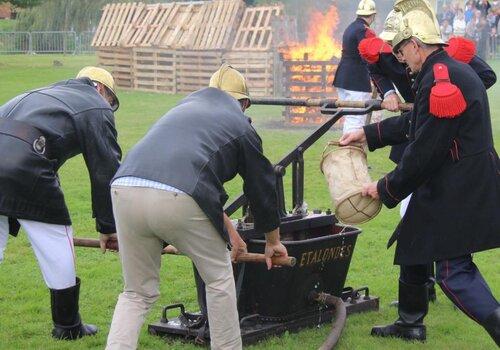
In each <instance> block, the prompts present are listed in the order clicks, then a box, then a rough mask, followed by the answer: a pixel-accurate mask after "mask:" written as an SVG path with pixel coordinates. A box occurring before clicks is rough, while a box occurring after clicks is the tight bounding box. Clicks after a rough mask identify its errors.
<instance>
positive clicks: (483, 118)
mask: <svg viewBox="0 0 500 350" xmlns="http://www.w3.org/2000/svg"><path fill="white" fill-rule="evenodd" d="M395 7H396V9H398V8H399V10H401V11H402V12H403V19H404V21H403V25H402V26H401V27H400V29H399V31H398V34H397V35H396V36H395V38H394V40H393V41H392V44H393V50H394V52H395V53H397V54H398V56H399V58H400V59H401V60H402V61H403V62H404V63H406V64H407V65H408V66H409V68H410V69H411V71H412V72H413V74H415V75H416V77H415V82H414V84H413V91H414V92H415V104H414V109H413V111H412V113H411V114H409V115H408V114H406V115H402V116H399V117H393V118H389V119H386V120H384V121H383V122H380V123H377V124H373V125H369V126H366V127H365V128H364V129H363V130H360V131H355V132H353V133H350V134H348V135H344V136H343V137H342V139H341V144H349V143H350V142H353V141H364V140H366V141H367V142H368V147H369V148H370V150H374V149H376V148H380V147H383V146H386V145H394V144H398V143H401V142H402V141H404V140H405V139H406V138H407V136H406V135H408V138H409V145H408V147H406V149H405V151H404V153H403V156H402V159H401V161H400V162H399V164H398V166H397V167H396V168H395V169H394V170H393V171H392V172H390V173H389V174H387V175H386V176H385V177H384V178H382V179H381V180H379V181H378V182H375V183H372V184H367V185H366V186H365V190H364V193H365V194H367V195H370V196H372V197H373V198H380V199H381V200H382V202H383V203H384V204H385V205H386V206H387V207H389V208H393V207H395V206H396V205H397V204H398V203H399V202H400V201H401V200H402V199H403V198H405V197H407V196H408V195H409V194H410V193H413V195H412V198H411V200H410V202H409V204H408V208H407V211H406V213H405V215H404V217H403V218H402V220H401V222H400V223H399V225H398V227H397V228H396V230H395V232H394V234H393V236H392V237H391V239H390V240H389V246H390V245H392V243H394V242H395V241H397V247H396V255H395V263H396V264H398V265H405V266H413V267H417V266H419V265H424V264H429V263H431V262H433V261H436V270H437V271H436V277H437V283H438V284H439V285H440V287H441V288H442V290H443V292H444V293H445V294H446V295H447V296H448V298H449V299H450V300H451V301H452V302H453V303H454V304H455V305H456V306H457V307H458V308H459V309H460V310H462V311H463V312H464V313H465V314H466V315H467V316H469V317H470V318H471V319H472V320H474V321H475V322H477V323H479V324H480V325H482V326H483V327H484V328H485V329H486V330H487V331H488V333H489V334H490V335H491V337H492V338H493V339H494V341H495V342H496V343H497V345H498V344H500V304H499V303H498V301H497V299H496V298H495V297H494V296H493V295H492V293H491V290H490V289H489V287H488V285H487V283H486V281H485V280H484V279H483V277H482V275H481V273H480V272H479V270H478V268H477V267H476V265H475V264H474V263H473V261H472V256H471V254H472V253H475V252H479V251H483V250H488V249H494V248H498V247H499V246H500V231H499V230H500V215H499V214H500V160H499V158H498V155H497V153H496V150H495V148H494V146H493V137H492V131H491V120H490V114H489V105H488V97H487V95H486V90H485V87H484V84H483V82H482V81H481V80H480V79H479V77H478V75H477V74H476V73H475V72H474V70H473V69H472V68H471V67H470V66H468V65H466V64H463V63H461V62H458V61H457V60H454V59H452V58H451V57H450V56H449V55H448V53H447V52H446V51H444V50H443V49H442V46H443V45H444V42H443V41H442V39H441V37H440V35H439V30H438V29H437V28H438V27H437V26H436V25H435V22H436V20H435V16H434V14H433V12H432V11H430V8H429V7H428V4H427V2H425V1H420V2H416V1H414V0H412V1H411V6H410V2H409V1H408V0H402V1H398V2H397V3H396V5H395ZM479 178H480V179H481V186H478V185H477V179H479ZM425 282H426V280H425V279H424V280H421V281H414V282H413V284H412V285H411V290H412V292H411V293H406V294H405V293H403V294H402V293H401V288H400V299H401V298H402V297H404V298H407V299H408V300H406V302H405V303H404V305H406V306H405V308H404V310H400V312H399V318H398V320H397V321H396V322H395V323H394V324H391V325H388V326H384V327H376V329H374V331H373V334H374V335H378V336H384V337H386V336H396V337H402V338H406V339H418V340H425V338H426V334H425V326H424V325H423V319H424V317H425V315H426V314H427V297H426V293H427V287H426V283H425ZM400 287H401V286H400ZM400 302H401V300H400Z"/></svg>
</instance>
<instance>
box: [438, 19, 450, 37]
mask: <svg viewBox="0 0 500 350" xmlns="http://www.w3.org/2000/svg"><path fill="white" fill-rule="evenodd" d="M452 34H453V27H452V26H451V25H450V23H449V22H448V20H447V19H445V20H444V21H443V24H441V37H442V38H443V40H444V41H448V39H450V36H451V35H452Z"/></svg>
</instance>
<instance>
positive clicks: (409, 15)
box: [392, 0, 445, 50]
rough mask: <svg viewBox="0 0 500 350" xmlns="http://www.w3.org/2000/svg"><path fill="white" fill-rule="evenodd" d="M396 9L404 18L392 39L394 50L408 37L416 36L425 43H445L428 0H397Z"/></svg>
mask: <svg viewBox="0 0 500 350" xmlns="http://www.w3.org/2000/svg"><path fill="white" fill-rule="evenodd" d="M394 10H395V11H399V12H401V14H402V16H403V20H402V22H401V26H400V27H399V30H398V33H397V34H396V35H395V36H394V38H393V39H392V48H393V50H396V49H397V46H398V45H399V44H401V42H403V41H404V40H406V39H409V38H411V37H416V38H418V39H419V40H421V41H422V42H423V43H424V44H430V45H433V44H434V45H437V44H443V45H444V44H445V42H444V41H443V39H442V38H441V30H440V29H439V23H438V20H437V18H436V14H435V13H434V10H433V9H432V7H431V6H430V4H429V3H428V2H427V1H426V0H397V1H396V3H395V4H394Z"/></svg>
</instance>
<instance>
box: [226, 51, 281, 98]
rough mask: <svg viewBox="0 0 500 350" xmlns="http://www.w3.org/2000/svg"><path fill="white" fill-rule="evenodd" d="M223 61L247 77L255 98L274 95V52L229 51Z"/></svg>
mask: <svg viewBox="0 0 500 350" xmlns="http://www.w3.org/2000/svg"><path fill="white" fill-rule="evenodd" d="M223 59H224V61H225V62H227V63H229V64H231V65H232V66H233V67H234V68H236V69H238V70H239V71H240V72H241V73H242V74H243V75H244V76H245V78H246V79H247V82H248V87H249V90H250V92H251V94H252V95H253V96H272V95H273V92H274V80H275V79H274V67H275V63H274V60H275V53H274V52H272V51H267V52H261V51H259V52H255V51H228V52H226V53H225V54H224V56H223Z"/></svg>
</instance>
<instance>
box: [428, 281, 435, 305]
mask: <svg viewBox="0 0 500 350" xmlns="http://www.w3.org/2000/svg"><path fill="white" fill-rule="evenodd" d="M428 288H429V291H428V292H427V293H428V296H429V301H431V302H435V301H436V282H435V281H430V282H429V284H428Z"/></svg>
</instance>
